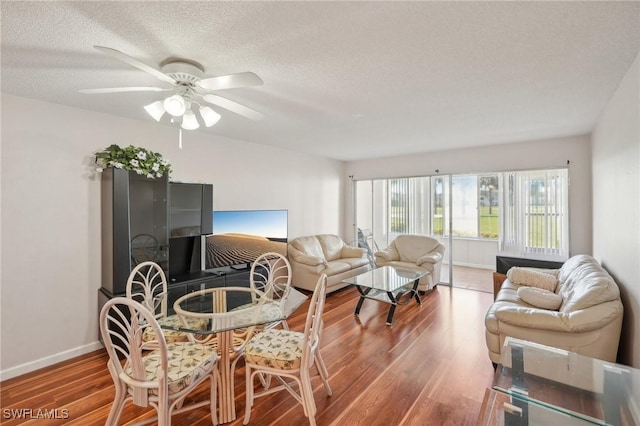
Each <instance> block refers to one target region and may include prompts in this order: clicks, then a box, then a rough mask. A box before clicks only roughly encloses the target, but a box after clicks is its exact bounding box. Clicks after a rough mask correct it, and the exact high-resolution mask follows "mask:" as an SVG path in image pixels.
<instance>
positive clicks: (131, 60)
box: [93, 46, 178, 86]
mask: <svg viewBox="0 0 640 426" xmlns="http://www.w3.org/2000/svg"><path fill="white" fill-rule="evenodd" d="M93 47H95V48H96V49H98V50H99V51H101V52H103V53H106V54H107V55H110V56H113V57H114V58H116V59H119V60H121V61H122V62H124V63H126V64H129V65H131V66H134V67H136V68H138V69H139V70H142V71H144V72H146V73H149V74H151V75H152V76H154V77H156V78H158V79H160V80H162V81H164V82H166V83H169V84H173V85H174V86H175V85H176V84H178V83H177V82H176V80H174V79H173V78H172V77H170V76H168V75H166V74H165V73H163V72H160V71H158V70H157V69H155V68H153V67H150V66H149V65H147V64H144V63H142V62H140V61H139V60H137V59H135V58H132V57H131V56H129V55H125V54H124V53H122V52H120V51H119V50H115V49H111V48H110V47H104V46H93Z"/></svg>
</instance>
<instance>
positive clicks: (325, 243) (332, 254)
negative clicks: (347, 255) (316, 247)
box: [317, 234, 344, 261]
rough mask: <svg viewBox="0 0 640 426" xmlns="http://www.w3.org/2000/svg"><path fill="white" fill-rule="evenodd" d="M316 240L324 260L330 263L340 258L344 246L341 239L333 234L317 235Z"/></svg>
mask: <svg viewBox="0 0 640 426" xmlns="http://www.w3.org/2000/svg"><path fill="white" fill-rule="evenodd" d="M317 238H318V241H319V242H320V247H321V248H322V252H323V253H324V258H325V259H327V260H328V261H331V260H336V259H340V258H341V257H342V247H343V246H344V241H342V238H340V237H339V236H337V235H333V234H323V235H317Z"/></svg>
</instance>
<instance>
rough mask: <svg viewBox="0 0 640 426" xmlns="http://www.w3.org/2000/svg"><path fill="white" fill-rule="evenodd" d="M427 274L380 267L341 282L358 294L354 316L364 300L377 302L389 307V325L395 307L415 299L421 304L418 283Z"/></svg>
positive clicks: (357, 313)
mask: <svg viewBox="0 0 640 426" xmlns="http://www.w3.org/2000/svg"><path fill="white" fill-rule="evenodd" d="M428 274H429V272H427V271H415V270H412V269H402V268H396V267H393V266H382V267H380V268H376V269H372V270H370V271H367V272H364V273H362V274H360V275H356V276H354V277H351V278H347V279H345V280H342V282H344V283H347V284H351V285H353V286H355V287H356V289H358V293H360V300H358V304H357V305H356V310H355V315H356V316H358V315H359V314H360V308H362V303H363V302H364V301H365V299H372V300H377V301H378V302H384V303H388V304H390V305H391V306H390V307H389V313H388V314H387V325H391V323H392V322H393V314H394V313H395V310H396V306H398V305H406V304H408V303H409V302H411V300H412V299H415V301H416V303H418V304H421V303H422V301H421V300H420V294H418V282H419V281H420V278H422V277H424V276H425V275H428Z"/></svg>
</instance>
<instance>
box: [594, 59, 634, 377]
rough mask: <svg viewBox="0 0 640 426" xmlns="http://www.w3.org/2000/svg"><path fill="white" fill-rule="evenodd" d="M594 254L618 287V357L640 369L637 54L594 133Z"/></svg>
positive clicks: (621, 360)
mask: <svg viewBox="0 0 640 426" xmlns="http://www.w3.org/2000/svg"><path fill="white" fill-rule="evenodd" d="M592 144H593V253H594V256H595V257H596V258H597V259H598V260H599V261H600V262H601V263H602V265H603V266H604V267H605V268H606V269H607V271H609V273H610V274H611V275H612V276H613V277H614V278H615V280H616V282H617V283H618V285H619V286H620V291H621V295H622V303H623V305H624V311H625V312H624V323H623V326H622V337H621V342H620V350H619V352H618V360H619V361H620V362H622V363H624V364H628V365H631V366H633V367H635V368H640V325H639V324H640V54H639V55H638V56H637V57H636V59H635V61H634V62H633V64H632V65H631V68H630V69H629V71H628V72H627V74H626V76H625V77H624V79H623V80H622V82H621V83H620V86H619V87H618V90H617V91H616V93H615V95H614V96H613V97H612V98H611V100H610V101H609V104H608V105H607V107H606V108H605V109H604V111H603V112H602V114H601V116H600V118H599V120H598V124H597V126H596V128H595V130H594V131H593V135H592Z"/></svg>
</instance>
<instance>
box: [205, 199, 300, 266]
mask: <svg viewBox="0 0 640 426" xmlns="http://www.w3.org/2000/svg"><path fill="white" fill-rule="evenodd" d="M212 221H213V224H212V229H213V232H212V234H211V235H209V236H207V238H206V259H205V268H206V269H216V268H223V267H234V268H235V269H242V268H248V267H249V266H250V265H251V263H252V262H253V261H254V260H255V259H256V258H258V256H260V255H262V254H264V253H267V252H276V253H279V254H281V255H283V256H286V255H287V235H288V211H287V210H233V211H214V212H213V213H212Z"/></svg>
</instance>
